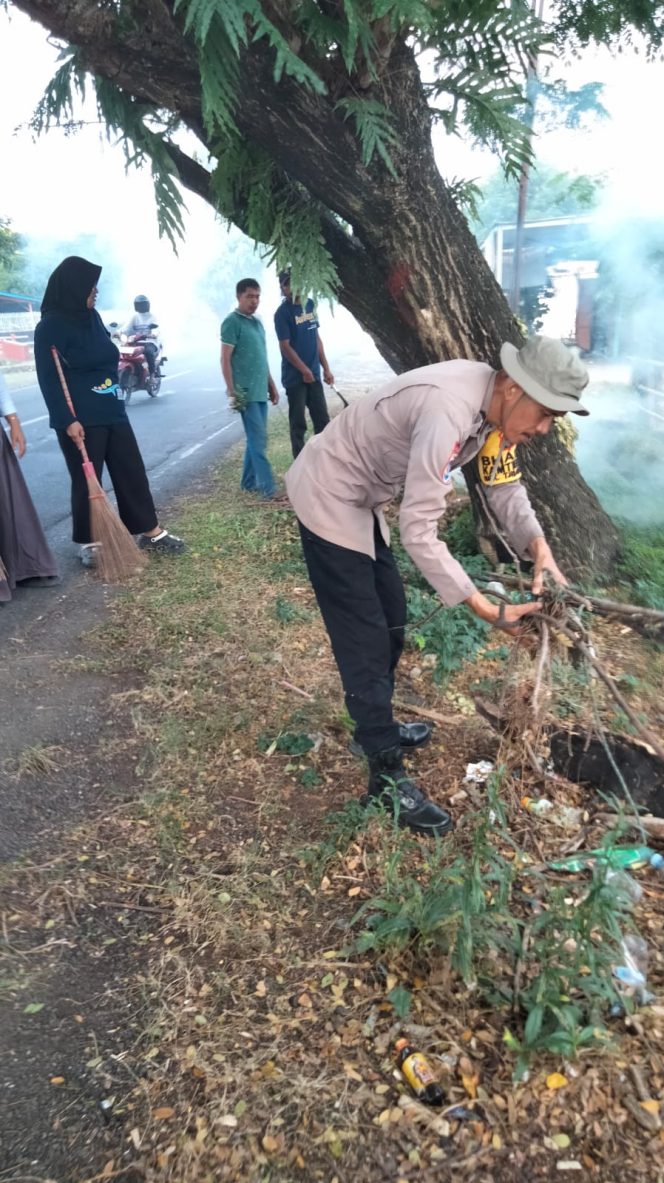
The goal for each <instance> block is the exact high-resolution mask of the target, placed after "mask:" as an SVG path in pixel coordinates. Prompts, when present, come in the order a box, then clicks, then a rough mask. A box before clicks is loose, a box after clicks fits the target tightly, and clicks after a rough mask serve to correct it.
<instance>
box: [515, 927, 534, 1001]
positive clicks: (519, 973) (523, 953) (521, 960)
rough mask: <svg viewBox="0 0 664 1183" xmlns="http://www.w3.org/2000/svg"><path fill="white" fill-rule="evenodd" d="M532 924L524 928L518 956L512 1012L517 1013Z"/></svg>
mask: <svg viewBox="0 0 664 1183" xmlns="http://www.w3.org/2000/svg"><path fill="white" fill-rule="evenodd" d="M531 931H532V926H531V925H530V924H527V925H526V926H525V928H524V930H523V937H522V939H521V949H520V950H519V956H518V957H517V962H516V966H515V969H514V985H513V987H512V1014H513V1015H514V1014H516V1012H517V1010H518V1007H519V995H520V993H521V979H522V977H523V967H524V965H525V963H526V957H527V956H528V946H529V945H530V934H531Z"/></svg>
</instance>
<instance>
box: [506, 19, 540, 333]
mask: <svg viewBox="0 0 664 1183" xmlns="http://www.w3.org/2000/svg"><path fill="white" fill-rule="evenodd" d="M536 5H537V17H538V20H541V19H542V15H543V12H544V0H532V3H531V7H532V9H533V12H534V11H535V6H536ZM536 102H537V57H534V56H531V57H529V58H528V69H527V73H526V118H525V123H526V126H527V127H528V131H529V134H530V137H531V138H532V131H533V124H534V122H535V103H536ZM529 178H530V164H528V163H527V162H526V163H525V164H524V165H523V167H522V169H521V172H520V174H519V197H518V201H517V209H516V227H515V232H514V256H513V260H512V287H511V291H510V295H509V302H510V308H511V309H512V312H513V313H514V315H515V316H518V314H519V305H520V303H521V256H522V254H523V227H524V224H525V221H526V207H527V204H528V181H529Z"/></svg>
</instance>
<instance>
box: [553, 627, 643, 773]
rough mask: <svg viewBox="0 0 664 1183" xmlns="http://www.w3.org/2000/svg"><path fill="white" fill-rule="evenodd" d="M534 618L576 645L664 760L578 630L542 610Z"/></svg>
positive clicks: (629, 717) (637, 730) (640, 733)
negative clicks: (548, 625) (546, 623)
mask: <svg viewBox="0 0 664 1183" xmlns="http://www.w3.org/2000/svg"><path fill="white" fill-rule="evenodd" d="M535 619H541V620H545V621H547V622H548V623H549V624H550V625H552V627H553V628H557V629H559V631H560V632H562V633H563V634H564V635H565V636H566V637H567V638H568V639H569V640H570V641H572V643H573V644H574V645H576V648H577V649H578V650H579V652H580V653H582V654H583V656H584V657H585V659H586V661H588V662H589V663H590V665H591V666H592V667H593V669H594V670H595V671H596V673H597V674H599V677H600V678H601V679H602V681H603V682H604V685H605V686H606V687H607V689H608V690H609V691H610V692H611V694H612V695H613V698H614V699H615V700H616V702H617V703H618V706H619V707H620V709H621V711H623V712H624V713H625V715H626V716H627V718H628V719H629V721H630V723H631V724H632V727H633V728H634V729H635V731H636V732H637V733H638V734H639V735H640V736H641V739H643V740H644V741H645V743H647V744H649V746H650V747H651V748H652V750H653V752H654V753H655V755H657V756H659V758H660V760H664V748H663V747H662V746H661V744H660V743H659V741H658V739H657V737H656V736H655V735H653V733H652V731H651V730H650V728H648V727H644V725H643V723H642V722H641V720H640V719H639V717H638V715H637V714H636V713H635V712H634V711H633V710H632V708H631V706H630V705H629V703H628V702H627V700H626V699H625V698H624V697H623V695H622V694H621V693H620V691H619V690H618V687H617V686H616V685H615V682H614V680H613V678H612V677H611V675H610V674H609V673H607V671H606V670H605V669H604V666H603V665H602V663H601V662H600V661H598V659H597V658H596V657H595V655H594V653H593V652H592V651H591V649H590V646H589V645H587V644H586V643H585V641H582V640H581V639H580V637H579V636H578V632H575V631H574V629H572V628H570V627H569V626H568V625H566V624H565V622H564V621H562V620H554V619H553V618H552V617H550V616H546V615H545V614H544V613H543V612H542V613H539V612H538V613H537V615H536V617H535Z"/></svg>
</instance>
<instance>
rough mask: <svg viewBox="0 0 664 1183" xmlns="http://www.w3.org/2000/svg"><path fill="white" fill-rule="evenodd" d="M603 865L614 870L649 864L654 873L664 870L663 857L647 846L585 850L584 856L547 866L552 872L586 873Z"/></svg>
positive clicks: (579, 855) (578, 855) (569, 858)
mask: <svg viewBox="0 0 664 1183" xmlns="http://www.w3.org/2000/svg"><path fill="white" fill-rule="evenodd" d="M596 863H598V864H602V863H603V864H605V865H606V866H608V867H613V868H614V869H618V868H624V867H637V866H645V865H646V864H647V863H649V864H650V866H651V867H653V869H654V870H656V871H661V870H662V869H664V855H661V854H658V853H657V852H656V851H654V850H651V849H650V847H649V846H607V847H606V848H605V849H602V850H587V851H586V852H585V853H584V854H572V855H569V857H568V858H562V859H557V860H556V862H554V863H549V866H550V867H552V868H553V870H554V871H587V870H588V869H589V868H590V867H594V866H595V864H596Z"/></svg>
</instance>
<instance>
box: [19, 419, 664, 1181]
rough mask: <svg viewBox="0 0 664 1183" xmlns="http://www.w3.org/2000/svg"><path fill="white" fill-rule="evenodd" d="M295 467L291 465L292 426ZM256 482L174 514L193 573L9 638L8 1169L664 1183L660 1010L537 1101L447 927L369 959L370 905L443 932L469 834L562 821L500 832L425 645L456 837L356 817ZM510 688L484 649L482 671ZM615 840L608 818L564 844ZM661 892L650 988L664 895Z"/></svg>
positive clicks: (282, 556)
mask: <svg viewBox="0 0 664 1183" xmlns="http://www.w3.org/2000/svg"><path fill="white" fill-rule="evenodd" d="M274 447H275V453H276V459H277V463H278V464H279V466H280V467H283V466H284V464H285V459H286V455H287V444H286V438H285V432H284V431H283V426H282V434H281V436H277V438H276V439H275V445H274ZM236 484H237V458H235V459H231V461H230V463H229V464H227V465H226V466H225V467H224V469H223V471H222V472H221V474H220V475H219V477H218V478H217V479H215V481H214V482H213V484H212V486H211V488H210V489H209V491H208V492H207V493H204V492H203V491H199V493H198V495H197V497H196V499H195V500H193V501H191V502H186V501H184V502H183V503H182V504H181V506H180V507H179V509H176V511H175V516H174V518H173V520H174V523H175V524H176V525H177V528H178V529H179V531H181V532H182V533H183V534H184V535H186V537H187V538H188V539H189V540H190V549H189V552H188V555H187V557H186V558H185V559H182V560H178V561H177V565H172V564H171V565H169V564H168V563H164V562H157V563H155V564H154V565H153V567H152V568H151V570H150V572H149V573H148V575H147V576H146V577H145V578H144V580H143V581H142V582H140V583H139V584H135V585H134V586H132V587H131V588H129V589H126V590H121V591H119V592H116V593H113V594H110V593H108V592H106V591H104V590H103V589H101V588H99V586H98V585H97V584H95V583H94V582H93V581H92V580H90V579H89V578H88V577H82V578H81V583H80V586H78V587H77V588H76V589H74V591H73V592H72V593H71V595H70V596H69V597H67V598H64V599H63V598H62V597H60V596H59V593H56V598H55V599H51V600H50V601H47V600H46V598H44V612H43V614H42V615H41V618H40V619H39V620H36V621H35V623H34V625H33V626H32V628H31V631H30V632H29V633H28V634H27V635H26V636H24V637H20V638H12V637H11V628H8V629H7V632H6V634H5V637H6V639H5V640H4V642H3V645H4V650H3V668H2V686H1V689H0V713H1V717H2V719H3V731H4V733H5V734H6V736H7V743H6V745H5V746H4V747H3V752H2V765H1V766H0V768H1V771H0V801H1V804H2V811H3V819H4V821H3V833H2V836H1V838H0V853H1V857H2V859H3V868H4V869H3V873H2V879H1V880H0V918H1V923H2V946H1V947H2V954H3V961H2V969H1V970H0V985H1V990H0V1012H1V1013H0V1062H1V1064H2V1070H1V1074H2V1080H3V1103H2V1107H1V1109H2V1115H1V1116H0V1178H1V1179H3V1180H4V1179H7V1180H12V1181H13V1183H19V1181H20V1180H23V1181H24V1183H47V1181H55V1183H92V1181H93V1180H94V1181H95V1183H96V1181H97V1180H103V1179H115V1178H118V1179H121V1180H128V1181H129V1183H138V1181H139V1180H141V1181H145V1183H193V1181H196V1183H208V1181H209V1183H217V1181H218V1180H220V1181H225V1180H227V1181H229V1183H314V1181H315V1180H319V1181H321V1183H376V1181H380V1183H382V1181H385V1183H388V1181H389V1183H416V1181H417V1183H422V1181H423V1180H425V1181H427V1183H428V1181H429V1180H430V1181H431V1183H433V1180H434V1179H435V1180H436V1181H438V1180H450V1181H451V1180H455V1183H456V1180H461V1179H472V1180H473V1181H474V1183H503V1181H505V1183H507V1180H512V1179H515V1178H519V1179H523V1180H528V1183H530V1181H531V1180H533V1181H535V1180H538V1181H540V1180H549V1179H551V1180H553V1179H559V1178H560V1177H561V1174H565V1173H566V1172H567V1171H570V1172H572V1173H575V1177H577V1176H580V1177H581V1178H587V1179H589V1180H592V1181H593V1183H613V1181H614V1180H615V1181H616V1183H618V1181H620V1183H641V1181H645V1180H658V1179H660V1178H661V1177H662V1170H661V1167H660V1165H659V1162H660V1159H661V1148H662V1130H661V1123H660V1118H659V1109H660V1104H661V1102H662V1100H663V1099H664V1062H663V1059H662V1053H661V1036H662V1026H663V1018H664V1010H663V1008H662V1007H661V1006H659V1005H658V1001H657V998H656V999H655V1001H654V1003H653V1004H651V1005H650V1006H649V1007H648V1008H646V1009H644V1010H643V1011H642V1012H640V1013H638V1014H637V1015H636V1016H634V1017H631V1016H629V1015H627V1016H623V1017H621V1018H619V1019H617V1020H616V1021H615V1022H614V1024H613V1026H612V1029H611V1039H612V1045H611V1050H609V1051H607V1050H606V1048H605V1047H602V1046H596V1045H593V1046H588V1047H587V1048H582V1049H581V1050H580V1052H579V1053H578V1054H577V1055H568V1054H562V1053H561V1054H552V1053H551V1052H543V1053H542V1054H541V1055H538V1056H537V1057H536V1058H535V1059H534V1061H533V1063H532V1064H531V1066H530V1068H529V1071H528V1072H527V1073H526V1075H525V1076H524V1078H523V1079H522V1080H521V1081H520V1082H519V1083H517V1082H515V1080H514V1075H513V1074H514V1064H515V1057H514V1053H513V1052H512V1051H511V1050H510V1048H509V1046H508V1045H507V1044H506V1042H505V1030H506V1028H507V1027H513V1028H514V1031H521V1028H520V1027H519V1018H518V1015H515V1014H514V1012H513V1011H512V1012H510V1010H509V1008H506V1007H505V1006H504V1005H503V1004H501V1002H500V1000H499V999H496V1000H494V1001H493V1002H488V1001H487V992H486V991H485V992H484V993H483V994H481V993H478V990H477V987H476V985H473V983H464V982H463V981H462V980H461V978H460V977H459V975H458V973H455V972H453V970H452V968H451V961H450V958H449V957H448V956H446V955H442V953H441V952H440V948H439V947H438V946H437V945H436V940H437V937H436V935H435V931H434V929H433V928H432V929H431V939H430V943H429V944H428V945H427V943H426V941H425V942H424V943H420V944H419V945H418V946H417V947H416V946H415V942H413V941H407V942H405V943H404V944H403V945H402V946H401V947H400V948H397V949H395V948H392V947H386V948H385V950H384V951H383V952H381V950H380V949H379V950H375V949H373V948H371V946H370V945H368V946H367V947H366V948H365V949H364V951H363V950H362V949H361V948H360V947H359V946H358V944H357V937H358V935H359V934H360V933H361V932H362V931H363V924H365V920H363V919H362V917H360V918H359V919H358V918H357V917H358V911H359V910H360V909H362V908H365V909H366V910H367V911H366V915H368V914H369V911H370V910H371V909H374V910H375V909H376V908H377V907H379V906H380V900H381V898H386V899H387V898H388V897H389V898H391V899H394V898H395V896H394V895H393V896H391V897H390V891H396V890H398V891H399V892H401V893H402V895H401V897H400V905H399V906H400V907H401V908H402V910H403V908H408V909H410V912H409V915H413V916H414V915H416V914H417V917H418V925H419V931H420V933H423V932H425V931H426V927H425V919H426V918H425V916H424V912H423V910H422V908H421V907H420V903H421V902H422V901H424V900H425V895H426V888H427V885H428V883H429V882H431V881H432V879H433V878H435V876H437V875H438V876H440V882H441V883H443V882H445V883H449V880H448V879H445V876H446V875H447V874H448V871H449V864H450V862H451V860H453V859H459V860H466V862H463V863H462V862H459V865H464V866H467V867H468V866H470V865H471V864H470V863H469V862H468V861H467V860H468V858H469V854H468V852H469V851H470V850H472V848H473V843H476V841H477V833H478V825H479V821H478V819H480V821H481V819H482V818H484V821H483V822H482V825H484V831H485V832H486V834H487V835H488V836H487V837H486V842H487V843H488V845H487V846H486V847H485V848H483V850H485V851H488V852H493V854H495V857H496V859H497V860H498V862H500V866H502V867H505V866H507V864H508V862H509V858H510V857H511V858H512V859H514V857H515V855H514V850H515V849H516V850H518V851H519V852H520V854H519V858H521V857H526V858H528V859H530V861H531V862H532V863H533V864H536V863H537V862H538V861H539V860H540V859H542V858H546V857H548V851H549V848H550V844H551V842H552V841H554V839H552V838H551V835H552V834H553V833H554V831H551V830H547V829H546V827H543V826H542V824H541V823H540V822H538V821H537V819H534V818H532V817H531V816H530V815H528V814H526V813H525V812H524V811H523V810H522V809H521V808H520V805H519V795H520V793H519V788H518V787H516V788H515V787H514V786H513V784H512V783H511V782H509V781H506V782H504V783H503V785H502V787H501V789H500V794H501V801H500V805H499V809H500V813H501V817H502V816H503V815H504V819H505V822H504V824H505V830H504V838H503V831H502V830H500V831H499V830H497V829H496V825H497V823H496V820H495V818H494V819H493V820H490V819H489V812H490V811H489V812H487V808H486V799H485V794H484V792H483V790H482V789H480V788H478V787H475V786H473V785H472V784H470V785H469V784H464V783H463V778H464V773H465V768H466V764H467V762H468V761H469V760H479V759H483V758H486V759H491V760H495V759H496V758H497V757H498V739H497V737H496V736H495V734H494V733H493V732H492V731H491V729H490V728H489V727H488V726H487V725H486V724H485V723H484V722H483V721H482V720H480V719H478V718H477V716H476V715H475V713H474V711H473V708H472V703H471V702H470V698H469V690H468V681H469V678H470V676H471V675H470V674H467V673H465V672H463V671H462V673H460V674H458V675H455V676H454V677H452V678H451V679H448V680H447V682H446V683H445V684H443V685H438V684H436V683H435V682H434V680H433V671H432V668H431V667H429V668H427V667H426V666H425V665H423V663H422V660H421V656H420V655H419V654H418V652H417V650H416V649H415V648H413V647H412V646H411V647H410V648H409V650H408V652H407V654H406V656H405V658H404V662H403V667H402V671H401V675H400V681H399V687H398V695H399V699H400V701H402V702H403V703H404V710H405V712H406V714H408V716H409V717H416V715H415V712H416V710H417V707H418V706H420V707H421V706H424V708H425V709H429V710H433V712H434V713H435V714H436V715H437V716H438V722H437V725H436V726H435V728H434V734H433V739H432V742H431V744H430V745H429V746H428V747H427V748H426V749H424V750H423V751H422V752H421V753H419V754H418V755H417V757H416V758H415V760H414V763H415V765H416V767H417V773H418V777H419V779H420V780H421V783H422V784H423V786H424V787H425V788H426V789H427V791H429V792H430V793H431V794H432V795H434V796H436V797H437V799H439V800H441V801H442V802H443V803H445V804H447V805H449V807H450V808H451V809H452V810H453V812H454V813H455V815H456V818H457V823H458V831H457V835H456V836H455V838H454V839H453V840H450V844H449V845H446V846H442V847H440V848H437V849H436V850H435V851H434V850H433V849H432V848H431V847H427V846H426V844H424V843H423V842H408V841H405V840H404V837H403V834H402V832H400V831H397V830H396V829H395V828H394V827H390V826H389V825H386V823H385V821H384V819H382V818H380V817H376V818H375V819H371V818H369V821H368V824H367V822H366V818H364V815H362V817H360V814H361V811H360V810H358V809H357V808H355V810H354V809H353V808H352V807H349V805H348V802H349V801H353V800H357V798H358V797H359V796H360V794H361V792H362V790H363V787H364V783H365V771H364V768H363V766H362V763H361V762H360V761H358V760H357V759H356V758H355V757H353V756H352V755H351V753H350V752H349V750H348V742H349V738H350V732H349V726H348V719H347V716H346V715H345V711H344V708H343V702H342V698H341V694H340V690H339V685H338V679H337V674H336V670H335V667H334V664H333V661H332V658H331V654H330V652H329V648H328V646H327V642H326V639H325V636H324V633H323V630H322V627H321V624H320V621H319V618H318V615H317V612H316V609H315V604H314V602H313V597H312V595H311V592H310V589H309V587H308V585H307V583H306V578H305V577H304V572H303V567H302V563H301V559H300V555H299V550H298V545H297V537H296V533H295V530H294V528H293V523H292V521H291V520H290V519H289V517H288V515H287V514H284V513H282V512H280V511H275V510H270V509H262V508H260V507H256V506H255V505H253V504H252V503H251V502H250V500H248V499H246V498H243V497H242V496H241V495H240V494H239V493H238V492H237V488H236ZM40 594H42V595H43V596H44V597H46V596H47V595H53V593H46V592H44V593H40ZM74 609H75V610H74ZM6 619H7V618H5V620H3V624H5V621H6ZM5 627H6V625H5ZM610 643H611V644H612V645H613V647H614V653H617V651H618V649H617V647H618V646H619V645H622V646H626V647H627V649H629V645H630V644H631V642H630V640H629V638H626V637H624V636H620V637H619V634H617V633H616V635H615V636H612V637H611V638H610ZM640 652H641V651H640V650H638V651H637V648H636V647H634V649H633V651H631V652H628V651H626V652H625V653H624V654H623V655H622V659H623V660H624V661H627V662H629V663H630V668H632V669H633V671H634V674H635V675H636V674H638V675H643V677H644V678H645V675H646V673H647V671H648V668H649V667H650V668H654V665H655V666H656V662H657V660H658V659H656V658H655V657H654V656H653V655H652V653H650V651H648V653H646V655H645V656H643V654H641V656H639V654H640ZM639 662H640V664H639ZM498 668H499V667H498V663H497V662H493V659H492V658H491V657H483V658H482V659H481V660H480V662H479V665H478V666H477V667H476V668H474V670H473V674H472V676H473V677H477V676H479V675H482V677H483V678H484V680H485V681H488V682H491V680H492V679H495V678H497V677H498ZM571 692H572V691H571V689H570V695H571ZM641 705H643V706H644V708H645V707H646V706H647V707H648V709H650V706H651V704H650V703H645V702H644V703H642V704H641ZM411 712H412V713H411ZM657 726H661V715H660V716H658V718H657ZM560 791H561V793H564V794H566V796H565V800H566V801H567V802H568V803H570V804H576V805H581V806H583V804H584V801H583V796H582V794H581V791H580V790H578V789H574V788H569V787H568V788H567V789H561V790H560ZM591 812H592V811H591ZM487 819H489V820H487ZM499 820H500V819H499ZM502 824H503V823H502V821H501V825H502ZM487 826H488V827H489V829H487ZM491 826H493V827H494V829H493V831H491V829H490V827H491ZM599 833H600V831H599V830H598V828H597V826H596V825H595V824H594V822H593V819H592V817H591V815H590V813H587V814H586V815H585V819H584V821H583V824H582V829H581V831H580V833H579V834H577V835H576V836H575V839H574V840H575V841H576V842H577V843H587V844H590V845H592V843H593V842H595V843H596V841H597V840H598V835H599ZM554 837H555V835H554ZM555 840H556V841H559V839H555ZM510 849H511V850H512V854H511V855H510V854H509V851H510ZM450 852H451V853H450ZM493 854H492V855H491V857H493ZM482 857H484V855H482ZM498 862H497V864H496V865H498ZM643 883H644V889H645V894H644V901H645V902H644V904H643V905H642V906H641V909H640V914H639V920H640V923H641V927H642V930H643V931H645V932H646V933H647V935H648V940H649V944H650V946H651V950H652V955H651V967H650V971H649V982H650V980H652V988H653V990H654V991H655V992H656V994H657V996H659V991H660V987H661V982H662V957H661V920H662V914H663V913H664V892H663V891H662V887H661V882H659V881H657V880H656V878H655V877H654V876H653V875H652V874H646V875H645V876H643ZM485 886H486V881H485ZM557 886H558V885H556V884H554V885H553V887H554V888H556V887H557ZM495 890H496V891H497V890H498V889H497V888H496V889H495ZM575 890H576V888H575V886H574V885H572V886H571V887H570V889H569V891H570V893H571V895H572V896H573V895H574V892H575ZM423 893H424V894H423ZM486 895H487V899H488V903H489V904H490V903H491V899H490V898H489V897H490V895H491V892H490V891H487V892H486ZM524 898H525V899H526V904H527V903H528V901H527V894H526V897H524ZM544 904H545V906H546V904H547V901H546V900H545V901H544ZM480 905H481V906H484V905H483V904H482V902H481V901H480ZM522 906H523V900H522V901H521V903H520V904H519V907H522ZM528 906H529V905H528ZM418 909H419V911H418ZM487 915H488V914H487ZM526 927H529V926H526ZM487 956H488V957H489V962H488V964H489V965H493V966H494V971H495V977H496V984H497V985H498V984H499V982H500V980H501V973H502V968H501V961H500V951H499V950H496V951H495V956H494V953H493V952H492V951H491V950H489V951H488V953H487ZM516 970H517V976H519V977H521V976H522V975H523V974H524V973H525V976H526V977H527V974H528V970H527V969H524V965H523V964H521V963H520V962H517V966H516ZM513 976H514V975H513V974H512V977H513ZM513 984H514V983H513V981H511V982H510V987H511V986H512V985H513ZM406 995H408V998H409V1008H405V1007H403V1006H402V1002H403V1000H404V998H405V996H406ZM400 1033H405V1034H406V1035H407V1036H408V1038H409V1039H411V1040H412V1041H413V1042H415V1043H416V1044H417V1045H418V1046H420V1047H422V1048H423V1049H424V1050H426V1052H427V1054H428V1055H429V1056H430V1057H431V1061H432V1063H433V1064H434V1066H435V1070H436V1073H437V1075H438V1076H439V1078H440V1080H441V1083H442V1084H443V1087H444V1091H445V1093H446V1105H445V1108H444V1110H443V1112H442V1113H437V1112H436V1111H432V1110H428V1109H426V1108H425V1107H424V1106H421V1105H419V1104H418V1103H417V1102H415V1101H413V1099H412V1097H410V1095H409V1094H408V1091H407V1090H406V1089H405V1086H404V1083H403V1080H402V1079H401V1078H400V1077H399V1074H398V1073H397V1072H396V1071H395V1068H394V1062H393V1057H392V1046H393V1044H394V1040H395V1039H396V1038H397V1036H398V1035H399V1034H400ZM459 1106H461V1107H462V1109H463V1114H462V1115H461V1116H459V1115H458V1107H459Z"/></svg>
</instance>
